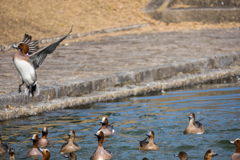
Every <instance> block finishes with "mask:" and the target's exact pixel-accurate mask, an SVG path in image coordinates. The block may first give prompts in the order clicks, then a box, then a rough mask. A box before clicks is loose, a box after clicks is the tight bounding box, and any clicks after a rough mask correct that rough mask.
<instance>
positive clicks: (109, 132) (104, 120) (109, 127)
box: [99, 117, 115, 136]
mask: <svg viewBox="0 0 240 160" xmlns="http://www.w3.org/2000/svg"><path fill="white" fill-rule="evenodd" d="M100 123H102V128H100V129H99V131H102V132H103V134H104V136H109V135H112V134H114V133H115V130H114V129H113V125H111V124H110V125H108V119H107V118H106V117H103V118H102V121H101V122H100Z"/></svg>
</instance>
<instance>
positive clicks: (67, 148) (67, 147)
mask: <svg viewBox="0 0 240 160" xmlns="http://www.w3.org/2000/svg"><path fill="white" fill-rule="evenodd" d="M68 136H69V141H68V142H67V143H65V144H63V145H62V148H61V149H60V151H59V153H69V152H74V151H76V150H78V149H81V147H79V146H78V145H77V143H75V142H74V139H75V131H74V130H70V132H69V133H68Z"/></svg>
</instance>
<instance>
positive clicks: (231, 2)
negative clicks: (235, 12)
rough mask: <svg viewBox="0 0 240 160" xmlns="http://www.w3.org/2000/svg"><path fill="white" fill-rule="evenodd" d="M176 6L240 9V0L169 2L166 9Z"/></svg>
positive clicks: (177, 0) (176, 0)
mask: <svg viewBox="0 0 240 160" xmlns="http://www.w3.org/2000/svg"><path fill="white" fill-rule="evenodd" d="M176 4H182V5H190V6H196V7H240V0H171V1H170V3H169V5H168V7H171V6H173V5H176Z"/></svg>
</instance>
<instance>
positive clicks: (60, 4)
mask: <svg viewBox="0 0 240 160" xmlns="http://www.w3.org/2000/svg"><path fill="white" fill-rule="evenodd" d="M148 2H149V0H82V1H80V0H79V1H76V0H48V1H47V0H33V1H28V0H11V1H9V0H1V5H0V10H1V12H0V22H1V27H0V32H1V33H2V34H0V45H1V44H7V43H11V42H18V41H21V40H22V38H23V35H24V34H25V33H28V34H30V35H32V36H33V39H42V38H48V37H56V36H60V35H65V34H66V33H67V32H68V31H69V29H70V28H71V26H73V32H72V34H78V33H86V32H91V31H95V30H101V29H107V28H113V27H120V26H126V25H133V24H142V23H153V25H151V26H147V27H143V28H138V29H134V30H131V31H123V32H118V33H107V34H101V35H93V36H86V37H82V38H78V39H74V40H68V41H65V42H79V41H89V40H99V39H101V38H102V37H105V36H117V35H123V34H141V33H146V32H154V31H160V32H169V31H186V30H189V29H194V30H199V29H216V28H234V27H240V23H222V24H203V23H198V22H183V23H177V24H176V23H169V24H166V23H159V22H158V21H156V20H153V19H151V18H150V17H149V16H148V15H146V14H144V13H143V12H142V9H143V8H144V7H145V6H146V4H147V3H148Z"/></svg>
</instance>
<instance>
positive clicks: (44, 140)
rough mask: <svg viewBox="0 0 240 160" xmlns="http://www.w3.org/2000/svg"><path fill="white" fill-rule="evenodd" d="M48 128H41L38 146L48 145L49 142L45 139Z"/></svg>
mask: <svg viewBox="0 0 240 160" xmlns="http://www.w3.org/2000/svg"><path fill="white" fill-rule="evenodd" d="M47 135H48V129H47V127H44V128H43V130H42V138H41V139H40V140H39V142H38V146H39V147H43V146H47V145H50V142H49V141H48V140H47Z"/></svg>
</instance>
